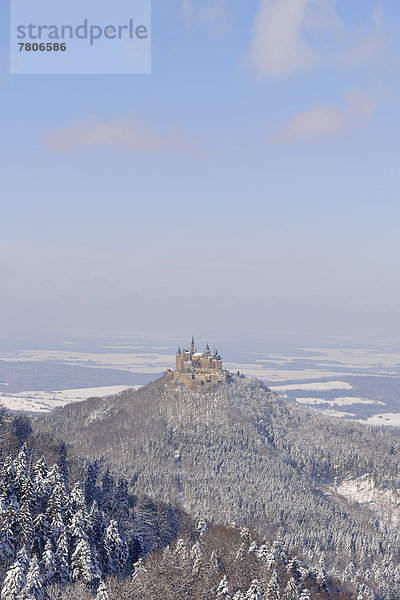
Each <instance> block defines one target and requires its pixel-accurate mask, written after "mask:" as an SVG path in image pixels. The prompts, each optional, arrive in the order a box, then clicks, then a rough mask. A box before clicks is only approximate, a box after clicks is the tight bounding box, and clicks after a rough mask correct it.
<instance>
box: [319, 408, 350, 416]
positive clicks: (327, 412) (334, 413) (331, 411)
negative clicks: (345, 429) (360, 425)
mask: <svg viewBox="0 0 400 600" xmlns="http://www.w3.org/2000/svg"><path fill="white" fill-rule="evenodd" d="M321 412H323V413H324V415H327V416H328V417H340V418H344V417H355V416H356V415H355V413H350V412H345V411H343V410H334V409H333V408H327V409H326V410H323V411H321Z"/></svg>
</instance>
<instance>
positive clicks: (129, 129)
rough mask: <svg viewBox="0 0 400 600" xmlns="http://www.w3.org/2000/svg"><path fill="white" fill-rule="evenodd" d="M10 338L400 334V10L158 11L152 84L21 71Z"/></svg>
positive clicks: (250, 0) (3, 63)
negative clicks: (42, 333)
mask: <svg viewBox="0 0 400 600" xmlns="http://www.w3.org/2000/svg"><path fill="white" fill-rule="evenodd" d="M6 5H7V3H6V2H3V3H1V7H0V21H1V25H0V27H1V29H0V31H1V44H0V52H1V54H0V69H1V71H0V93H1V109H2V110H1V117H0V118H1V125H0V128H1V129H0V133H1V137H0V164H1V180H0V198H1V221H0V288H1V289H0V307H1V310H0V328H1V329H2V330H3V332H6V333H7V334H10V333H11V334H12V333H14V332H15V333H18V334H20V333H21V332H24V331H26V330H29V331H30V332H34V331H39V330H41V329H64V328H67V329H86V330H88V329H92V330H97V331H101V330H103V329H107V330H108V329H127V330H130V331H132V330H153V331H155V330H158V329H160V330H161V329H162V330H168V331H173V330H174V329H177V330H186V329H187V330H189V331H193V332H195V333H198V334H199V335H200V336H203V337H210V338H212V337H213V335H212V333H213V331H214V330H218V331H223V330H230V331H233V330H234V331H246V330H252V331H255V330H257V329H259V330H261V331H269V330H272V329H273V330H275V331H291V330H296V331H300V332H301V331H307V330H311V331H322V332H328V333H333V334H335V333H345V332H347V331H349V332H365V333H387V332H391V333H396V332H397V333H400V273H399V258H400V252H399V251H400V241H399V229H400V208H399V171H400V169H399V163H400V161H399V159H400V156H399V132H400V111H399V109H400V96H399V93H400V87H399V74H400V42H399V39H400V38H399V34H400V3H399V1H398V0H381V1H377V0H337V1H336V2H335V1H334V0H247V1H246V2H245V1H243V0H168V2H166V1H165V0H153V30H152V39H153V71H152V74H151V75H149V76H134V75H133V76H54V75H48V76H15V75H14V76H9V75H8V51H7V47H8V35H9V34H8V20H9V15H8V9H7V7H6Z"/></svg>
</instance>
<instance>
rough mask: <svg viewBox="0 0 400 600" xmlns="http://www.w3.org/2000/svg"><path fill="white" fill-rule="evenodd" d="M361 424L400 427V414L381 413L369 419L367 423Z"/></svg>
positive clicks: (361, 421)
mask: <svg viewBox="0 0 400 600" xmlns="http://www.w3.org/2000/svg"><path fill="white" fill-rule="evenodd" d="M360 423H367V424H368V425H388V426H390V427H400V413H381V414H379V415H374V416H373V417H369V418H368V419H366V420H365V421H363V420H360Z"/></svg>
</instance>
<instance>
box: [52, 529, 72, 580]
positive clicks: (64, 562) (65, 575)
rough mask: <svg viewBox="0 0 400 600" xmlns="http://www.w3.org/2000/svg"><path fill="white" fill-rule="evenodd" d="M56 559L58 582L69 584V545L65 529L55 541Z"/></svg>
mask: <svg viewBox="0 0 400 600" xmlns="http://www.w3.org/2000/svg"><path fill="white" fill-rule="evenodd" d="M55 548H56V553H55V559H56V574H55V578H56V581H57V582H58V583H60V584H65V583H68V582H69V581H70V580H71V575H70V569H69V544H68V537H67V530H66V528H64V529H63V530H62V531H61V532H60V534H59V536H58V538H57V539H56V540H55Z"/></svg>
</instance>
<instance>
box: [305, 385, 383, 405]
mask: <svg viewBox="0 0 400 600" xmlns="http://www.w3.org/2000/svg"><path fill="white" fill-rule="evenodd" d="M296 389H297V388H296ZM296 402H298V403H299V404H311V405H312V404H328V405H329V406H351V405H352V404H374V405H381V406H384V405H385V403H384V402H380V401H379V400H367V398H357V397H356V396H341V397H339V398H334V399H333V400H324V399H323V398H296Z"/></svg>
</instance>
